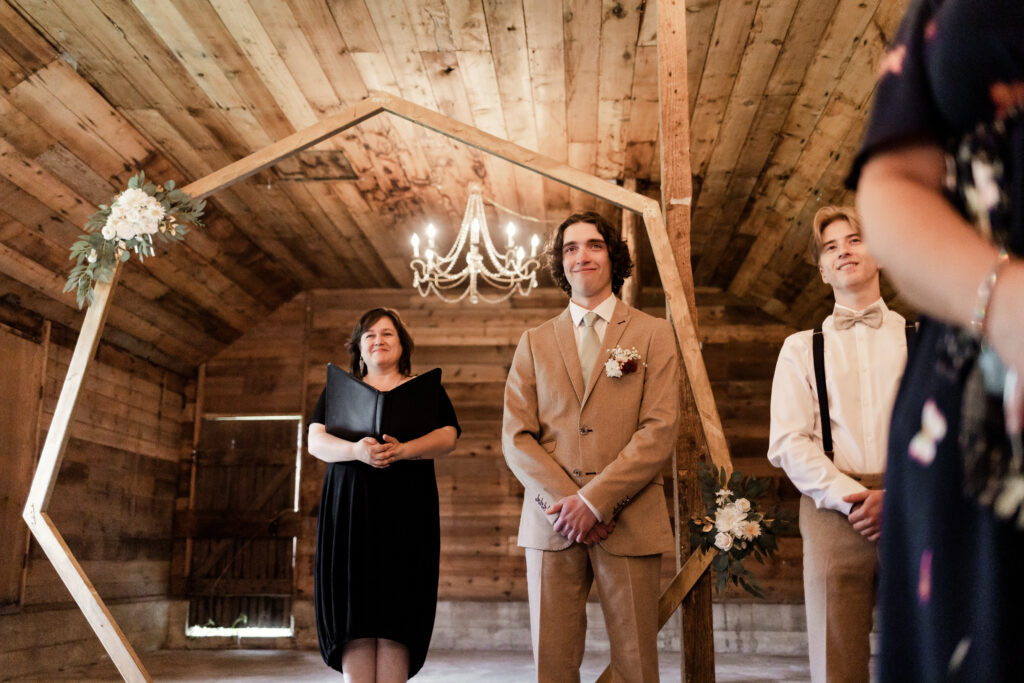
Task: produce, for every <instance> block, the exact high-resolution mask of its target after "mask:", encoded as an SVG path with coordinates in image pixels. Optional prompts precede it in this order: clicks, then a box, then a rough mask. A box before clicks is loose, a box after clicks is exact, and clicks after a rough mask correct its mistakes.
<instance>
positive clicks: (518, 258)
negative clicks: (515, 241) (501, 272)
mask: <svg viewBox="0 0 1024 683" xmlns="http://www.w3.org/2000/svg"><path fill="white" fill-rule="evenodd" d="M524 256H526V250H525V249H523V248H522V247H519V248H518V249H516V263H522V261H523V257H524Z"/></svg>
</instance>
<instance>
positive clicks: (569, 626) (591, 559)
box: [526, 543, 661, 683]
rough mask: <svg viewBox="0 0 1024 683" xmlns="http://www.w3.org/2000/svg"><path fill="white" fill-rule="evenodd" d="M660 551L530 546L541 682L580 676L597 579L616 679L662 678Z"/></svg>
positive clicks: (569, 681)
mask: <svg viewBox="0 0 1024 683" xmlns="http://www.w3.org/2000/svg"><path fill="white" fill-rule="evenodd" d="M660 571H661V555H643V556H640V557H623V556H619V555H612V554H610V553H608V552H605V551H604V550H602V549H601V547H600V546H598V545H593V546H585V545H580V544H579V543H574V544H573V545H571V546H569V547H568V548H566V549H565V550H557V551H553V550H537V549H534V548H527V549H526V584H527V591H528V593H529V597H530V633H531V635H532V638H533V658H534V662H535V663H536V665H537V681H538V682H539V683H563V682H564V683H578V682H579V680H580V664H581V663H582V662H583V652H584V647H585V643H586V636H587V612H586V603H587V595H588V594H589V593H590V586H591V584H592V583H594V582H595V581H596V583H597V593H598V597H599V598H600V600H601V609H602V611H603V612H604V622H605V627H606V628H607V630H608V640H609V642H610V645H611V659H612V680H613V681H616V682H617V683H618V682H619V681H622V682H629V683H632V682H634V681H635V682H637V683H640V682H643V683H652V682H653V683H657V681H658V598H659V587H660V586H659V584H660Z"/></svg>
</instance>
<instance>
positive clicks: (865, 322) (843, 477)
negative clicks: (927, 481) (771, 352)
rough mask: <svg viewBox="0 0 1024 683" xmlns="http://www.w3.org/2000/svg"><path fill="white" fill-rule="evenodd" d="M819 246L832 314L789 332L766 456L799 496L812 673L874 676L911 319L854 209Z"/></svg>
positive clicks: (822, 226)
mask: <svg viewBox="0 0 1024 683" xmlns="http://www.w3.org/2000/svg"><path fill="white" fill-rule="evenodd" d="M811 253H812V255H813V256H814V260H815V262H816V263H817V264H818V269H819V270H820V272H821V278H822V280H823V281H824V282H825V283H826V284H828V285H831V287H832V292H833V294H834V295H835V302H836V305H835V309H834V311H833V312H832V315H830V316H828V317H827V318H825V321H824V322H823V323H822V324H821V326H820V327H819V328H816V329H815V330H813V331H812V330H805V331H803V332H798V333H796V334H793V335H791V336H790V337H788V338H787V339H786V341H785V343H784V344H783V346H782V351H781V352H780V353H779V360H778V364H777V365H776V368H775V379H774V381H773V382H772V399H771V433H770V436H769V446H768V459H769V460H770V461H771V463H772V464H773V465H775V466H776V467H781V468H782V469H784V470H785V472H786V475H787V476H788V477H789V479H790V480H791V481H792V482H793V485H794V486H796V488H797V489H798V490H799V491H800V493H802V494H803V496H802V497H801V499H800V533H801V536H803V549H804V602H805V605H806V610H807V632H808V652H809V655H810V662H811V679H812V681H814V683H824V682H825V681H829V682H832V681H844V682H846V681H850V682H859V681H863V682H864V683H867V681H868V662H869V659H870V655H871V648H870V644H869V634H870V632H871V623H872V610H873V608H874V604H875V570H876V564H877V559H878V555H877V553H878V550H877V541H878V538H879V536H880V535H881V533H882V504H883V500H884V496H885V493H884V490H883V489H882V478H883V473H884V471H885V458H886V446H887V436H888V432H889V419H890V415H891V413H892V406H893V401H894V400H895V397H896V390H897V387H898V385H899V381H900V377H901V376H902V374H903V368H904V366H905V365H906V360H907V336H908V335H907V330H906V321H905V320H904V318H903V317H902V316H901V315H899V314H898V313H896V312H895V311H891V310H889V309H888V308H887V307H886V305H885V302H884V301H882V298H881V290H880V287H879V275H878V265H877V263H876V262H875V260H874V259H873V258H872V257H871V255H870V254H869V253H868V251H867V249H866V247H865V245H864V241H863V239H862V237H861V230H860V219H859V218H858V216H857V214H856V212H855V210H854V209H852V208H844V207H833V206H830V207H824V208H822V209H820V210H819V211H818V212H817V214H815V216H814V225H813V232H812V240H811Z"/></svg>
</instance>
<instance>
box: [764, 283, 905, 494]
mask: <svg viewBox="0 0 1024 683" xmlns="http://www.w3.org/2000/svg"><path fill="white" fill-rule="evenodd" d="M879 304H880V305H881V308H882V310H883V318H882V326H881V327H880V328H878V329H873V328H871V327H870V326H868V325H866V324H863V323H858V324H855V325H853V327H851V328H849V329H847V330H841V331H840V330H836V328H835V325H834V323H833V316H831V315H830V316H828V317H827V318H825V322H824V323H822V332H823V334H824V337H825V387H826V390H827V392H828V405H829V417H830V421H831V425H832V444H833V445H832V448H833V451H834V455H835V461H834V462H833V461H832V460H829V458H828V456H827V455H825V451H824V449H823V447H822V437H821V415H820V410H819V409H818V389H817V385H816V383H815V379H814V358H813V354H812V347H811V343H812V342H811V338H812V335H813V332H812V331H811V330H804V331H803V332H797V333H796V334H793V335H790V336H789V337H787V338H786V341H785V343H784V344H783V345H782V351H780V352H779V360H778V364H777V365H776V366H775V379H774V380H773V381H772V402H771V432H770V434H769V437H768V460H769V461H771V463H772V464H773V465H775V466H776V467H781V468H782V469H783V470H785V472H786V475H787V476H789V479H790V481H792V482H793V485H794V486H796V488H797V489H799V490H800V492H801V493H803V494H805V495H807V496H809V497H810V498H811V499H813V500H814V503H815V505H816V506H817V507H818V508H828V509H831V510H836V511H838V512H841V513H843V514H849V513H850V510H851V508H852V507H853V505H852V503H847V502H844V501H843V496H846V495H849V494H851V493H857V492H859V491H863V490H865V488H864V486H862V485H861V484H860V483H859V482H857V481H856V480H854V479H853V478H851V477H849V476H847V475H846V474H844V473H843V472H854V473H858V474H873V473H880V472H884V471H885V459H886V447H887V445H888V437H889V420H890V418H891V416H892V407H893V402H894V401H895V399H896V390H897V388H898V386H899V382H900V378H901V377H902V375H903V369H904V367H905V366H906V363H907V344H906V330H905V327H906V320H905V319H904V318H903V316H901V315H900V314H899V313H896V312H895V311H890V310H889V309H888V307H886V305H885V302H883V301H881V299H879V301H878V302H876V303H875V304H872V305H879ZM836 308H837V309H840V308H845V307H843V306H840V305H839V304H837V305H836ZM846 310H850V309H846Z"/></svg>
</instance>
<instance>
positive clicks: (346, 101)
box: [291, 0, 368, 106]
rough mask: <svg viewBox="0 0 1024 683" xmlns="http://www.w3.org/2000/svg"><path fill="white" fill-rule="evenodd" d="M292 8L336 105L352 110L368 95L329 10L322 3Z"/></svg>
mask: <svg viewBox="0 0 1024 683" xmlns="http://www.w3.org/2000/svg"><path fill="white" fill-rule="evenodd" d="M291 6H292V8H293V14H294V16H295V19H296V21H298V23H299V26H300V27H301V28H302V31H303V33H305V35H306V40H307V41H309V45H310V48H311V49H312V51H313V54H314V56H315V57H316V59H317V61H318V62H319V63H320V67H321V68H322V69H323V71H324V75H325V76H326V77H327V80H328V81H329V82H330V84H331V86H332V87H333V88H334V92H335V93H336V95H337V98H338V101H339V102H341V104H342V105H343V106H351V105H353V104H355V103H356V102H358V101H359V100H361V99H364V98H365V97H366V96H367V94H368V91H367V88H366V84H365V83H363V79H362V78H361V77H360V75H359V69H358V68H357V67H356V64H355V62H354V61H353V60H352V55H351V51H350V49H349V47H348V45H347V44H346V42H345V38H344V37H343V36H342V34H341V31H340V30H338V24H337V23H335V17H334V15H333V14H332V13H331V11H330V7H329V6H328V5H327V4H325V3H324V2H323V0H293V1H292V2H291Z"/></svg>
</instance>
